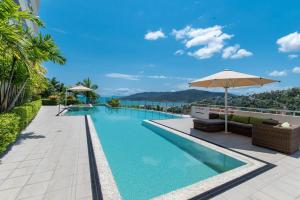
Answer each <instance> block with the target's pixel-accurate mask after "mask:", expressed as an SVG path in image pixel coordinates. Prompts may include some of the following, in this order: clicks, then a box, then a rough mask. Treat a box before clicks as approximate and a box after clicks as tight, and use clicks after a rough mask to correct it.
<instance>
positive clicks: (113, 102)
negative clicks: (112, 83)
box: [107, 99, 120, 107]
mask: <svg viewBox="0 0 300 200" xmlns="http://www.w3.org/2000/svg"><path fill="white" fill-rule="evenodd" d="M107 103H108V105H110V106H111V107H119V106H120V100H119V99H112V100H110V101H108V102H107Z"/></svg>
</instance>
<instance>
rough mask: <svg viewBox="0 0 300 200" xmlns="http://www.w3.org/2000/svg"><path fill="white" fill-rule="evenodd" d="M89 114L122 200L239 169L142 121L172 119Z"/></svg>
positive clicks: (108, 111)
mask: <svg viewBox="0 0 300 200" xmlns="http://www.w3.org/2000/svg"><path fill="white" fill-rule="evenodd" d="M85 114H90V115H91V117H92V120H93V122H94V125H95V128H96V130H97V134H98V136H99V137H100V138H101V144H102V146H103V149H104V153H105V155H106V157H107V160H108V162H109V165H110V168H111V170H112V173H113V176H114V178H115V180H116V183H117V186H118V189H119V191H120V194H121V196H122V198H123V199H126V200H127V199H128V200H129V199H130V200H131V199H137V200H143V199H150V198H152V197H155V196H158V195H161V194H165V193H168V192H171V191H173V190H176V189H179V188H182V187H185V186H188V185H190V184H193V183H196V182H198V181H201V180H204V179H207V178H209V177H212V176H215V175H218V174H220V173H223V172H225V171H228V170H231V169H234V168H237V167H239V166H242V165H244V164H245V163H243V162H241V161H239V160H236V159H234V158H232V157H229V156H226V155H224V154H221V153H219V152H216V151H214V150H212V149H209V148H207V147H204V146H202V145H199V144H197V143H194V142H192V141H190V140H187V139H185V138H182V137H180V136H177V135H175V134H173V133H170V132H168V131H166V130H164V129H160V128H158V127H156V126H153V125H151V124H148V123H144V122H143V120H145V119H169V118H175V117H176V116H174V115H169V114H165V113H159V112H154V111H145V110H132V109H112V108H108V107H105V106H98V107H94V108H92V109H78V110H71V111H68V113H67V115H85Z"/></svg>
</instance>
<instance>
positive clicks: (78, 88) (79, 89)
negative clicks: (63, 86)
mask: <svg viewBox="0 0 300 200" xmlns="http://www.w3.org/2000/svg"><path fill="white" fill-rule="evenodd" d="M67 91H72V92H89V91H93V89H91V88H88V87H85V86H82V85H76V86H74V87H71V88H69V89H67V90H66V93H67ZM65 96H66V97H65V105H67V94H66V95H65Z"/></svg>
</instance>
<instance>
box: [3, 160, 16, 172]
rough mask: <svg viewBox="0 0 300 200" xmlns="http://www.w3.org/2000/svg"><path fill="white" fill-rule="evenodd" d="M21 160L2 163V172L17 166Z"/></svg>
mask: <svg viewBox="0 0 300 200" xmlns="http://www.w3.org/2000/svg"><path fill="white" fill-rule="evenodd" d="M18 165H19V162H13V163H5V164H0V172H2V171H6V170H13V169H15V168H17V166H18Z"/></svg>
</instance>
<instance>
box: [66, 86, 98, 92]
mask: <svg viewBox="0 0 300 200" xmlns="http://www.w3.org/2000/svg"><path fill="white" fill-rule="evenodd" d="M67 90H68V91H72V92H89V91H93V89H91V88H88V87H85V86H82V85H76V86H74V87H71V88H69V89H67Z"/></svg>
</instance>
